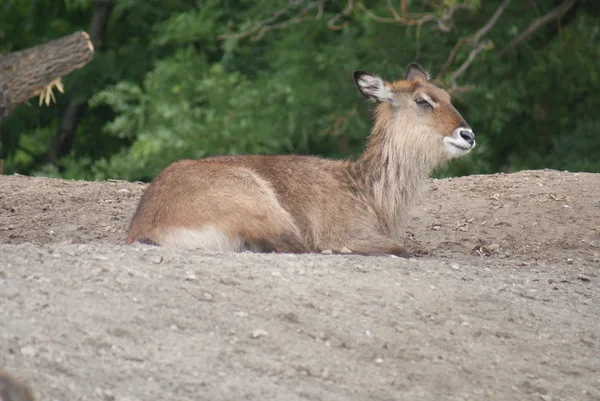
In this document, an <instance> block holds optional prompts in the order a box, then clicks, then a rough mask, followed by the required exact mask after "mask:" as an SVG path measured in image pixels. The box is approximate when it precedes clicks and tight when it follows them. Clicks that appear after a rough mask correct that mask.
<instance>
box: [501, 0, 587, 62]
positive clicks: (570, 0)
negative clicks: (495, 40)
mask: <svg viewBox="0 0 600 401" xmlns="http://www.w3.org/2000/svg"><path fill="white" fill-rule="evenodd" d="M575 3H577V0H566V1H565V2H564V3H562V4H561V5H560V6H558V7H556V8H555V9H554V10H552V11H550V12H549V13H548V14H546V15H544V16H542V17H540V18H538V19H537V20H535V21H534V22H533V23H531V25H529V26H528V27H527V29H525V30H524V31H523V32H521V34H519V36H517V37H516V38H514V39H513V40H512V41H511V42H510V44H509V45H508V46H506V47H505V48H504V49H502V50H501V51H500V53H499V55H500V56H506V55H507V54H508V53H509V52H511V51H512V50H514V49H516V48H517V47H519V46H520V45H521V44H522V43H523V42H524V41H525V40H527V38H529V37H530V36H531V35H533V34H534V33H535V32H536V31H537V30H538V29H540V28H541V27H543V26H544V25H546V24H547V23H549V22H551V21H553V20H556V19H560V18H561V17H562V16H563V15H565V14H566V13H567V11H569V10H570V9H571V8H572V7H573V6H574V5H575Z"/></svg>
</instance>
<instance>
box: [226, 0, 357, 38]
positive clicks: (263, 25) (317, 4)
mask: <svg viewBox="0 0 600 401" xmlns="http://www.w3.org/2000/svg"><path fill="white" fill-rule="evenodd" d="M325 1H326V0H318V1H311V2H309V3H308V4H306V6H305V7H304V8H303V9H302V10H300V12H298V14H296V16H295V17H293V18H290V19H288V20H285V21H282V22H278V23H274V22H275V21H277V20H278V19H279V18H280V17H282V16H284V15H286V14H287V13H288V12H289V11H290V10H291V9H293V8H296V7H299V6H301V5H303V4H305V3H306V1H305V0H290V1H289V2H288V4H287V5H286V6H285V7H284V8H282V9H281V10H277V11H275V12H273V13H272V14H271V15H270V16H269V17H268V18H266V19H264V20H262V21H258V22H256V23H255V24H254V26H253V27H252V28H250V29H248V30H246V31H243V32H239V33H235V34H223V35H219V36H217V39H218V40H224V39H243V38H247V37H250V36H252V37H251V38H250V40H251V41H253V42H256V41H258V40H260V39H262V38H263V37H264V36H265V34H266V33H267V32H269V31H274V30H277V29H284V28H286V27H288V26H290V25H293V24H300V23H302V22H306V21H311V20H318V19H321V17H322V16H323V7H324V4H325ZM349 3H350V2H349ZM314 8H317V14H316V15H315V16H313V17H305V15H306V14H307V13H308V12H309V11H310V10H312V9H314ZM350 11H351V10H350ZM350 11H348V13H349V12H350ZM340 17H341V16H340ZM334 18H335V17H334ZM253 35H254V36H253Z"/></svg>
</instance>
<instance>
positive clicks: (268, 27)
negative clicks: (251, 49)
mask: <svg viewBox="0 0 600 401" xmlns="http://www.w3.org/2000/svg"><path fill="white" fill-rule="evenodd" d="M324 3H325V0H319V2H314V1H313V2H311V3H308V5H307V6H306V7H304V9H303V10H302V11H300V12H299V13H298V14H297V15H296V16H295V17H294V18H292V19H289V20H286V21H283V22H280V23H278V24H273V25H266V26H263V27H262V28H261V29H260V31H259V32H258V34H257V35H256V36H254V37H252V38H250V40H251V41H253V42H256V41H258V40H261V39H262V38H263V36H265V34H266V33H267V32H269V31H274V30H277V29H283V28H287V27H288V26H290V25H294V24H301V23H302V22H306V21H311V20H318V19H321V17H322V16H323V4H324ZM315 7H318V9H317V15H315V16H314V17H305V15H306V14H307V13H308V12H309V11H310V10H311V9H313V8H315Z"/></svg>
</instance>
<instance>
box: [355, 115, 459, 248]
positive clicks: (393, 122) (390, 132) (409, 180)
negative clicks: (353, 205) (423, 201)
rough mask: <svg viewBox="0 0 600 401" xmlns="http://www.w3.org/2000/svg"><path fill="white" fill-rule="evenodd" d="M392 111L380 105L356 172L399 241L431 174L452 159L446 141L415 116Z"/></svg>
mask: <svg viewBox="0 0 600 401" xmlns="http://www.w3.org/2000/svg"><path fill="white" fill-rule="evenodd" d="M392 107H393V106H392V105H390V104H387V103H382V104H380V105H379V106H378V107H377V110H376V113H375V124H374V126H373V130H372V131H371V135H370V136H369V139H368V141H367V146H366V148H365V152H364V154H363V155H362V157H361V158H360V159H359V160H358V161H357V162H356V163H354V164H353V169H352V170H353V175H354V178H355V180H356V182H357V184H358V185H359V186H360V188H361V193H362V194H364V196H365V197H366V201H367V202H368V203H369V204H371V206H372V207H373V210H374V211H375V213H376V214H377V216H378V218H379V220H380V223H381V226H382V229H383V231H384V232H386V233H387V234H388V235H390V236H392V237H393V238H396V239H400V238H401V237H402V236H403V233H402V230H403V225H404V221H405V219H406V216H407V214H408V212H409V210H410V207H411V205H412V204H413V203H414V202H415V200H416V199H417V198H418V197H419V195H420V193H421V191H422V189H423V187H424V184H425V181H426V179H427V178H428V176H429V173H430V172H431V170H432V169H433V168H435V167H436V166H438V165H440V164H442V163H443V162H444V161H445V160H446V159H447V157H446V156H445V154H444V152H443V146H442V141H441V138H439V137H438V136H437V135H432V133H431V132H428V128H427V127H423V126H422V125H419V124H418V122H417V121H416V120H415V119H414V118H411V117H409V116H403V115H402V113H393V110H392Z"/></svg>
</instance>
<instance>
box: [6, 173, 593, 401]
mask: <svg viewBox="0 0 600 401" xmlns="http://www.w3.org/2000/svg"><path fill="white" fill-rule="evenodd" d="M144 188H145V185H144V184H141V183H127V182H122V181H109V182H83V181H64V180H55V179H45V178H30V177H23V176H0V370H5V371H7V372H10V373H11V374H13V375H14V376H16V377H18V378H20V379H22V380H23V381H25V382H27V383H29V384H30V385H31V387H32V389H33V392H34V393H35V395H36V397H37V399H38V400H105V401H112V400H117V401H125V400H130V401H132V400H140V401H142V400H283V401H293V400H507V401H508V400H510V401H514V400H536V401H540V400H541V401H551V400H554V401H558V400H565V401H566V400H578V401H579V400H600V290H599V284H600V175H598V174H584V173H578V174H577V173H575V174H574V173H563V172H556V171H526V172H521V173H516V174H508V175H504V174H501V175H490V176H470V177H463V178H456V179H448V180H435V181H434V180H432V181H431V182H430V184H429V191H428V192H427V196H426V198H425V199H424V201H423V202H422V203H421V204H420V205H419V206H418V207H417V208H416V210H415V217H414V218H413V220H412V221H411V224H410V226H409V227H407V238H408V242H409V244H410V245H411V247H413V249H416V250H419V251H420V252H421V255H422V256H419V257H416V258H411V259H401V258H392V257H360V256H352V255H349V256H346V255H300V256H298V255H273V254H248V253H245V254H202V253H198V252H192V251H182V250H173V249H166V248H157V247H151V246H145V245H134V246H126V245H123V241H124V237H125V231H126V227H127V224H128V222H129V219H130V218H131V216H132V214H133V211H134V209H135V207H136V204H137V201H138V199H139V197H140V195H141V193H142V191H143V190H144Z"/></svg>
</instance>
